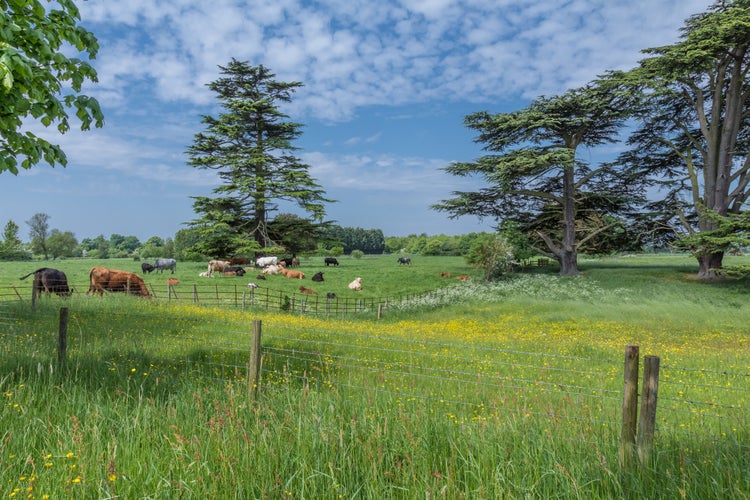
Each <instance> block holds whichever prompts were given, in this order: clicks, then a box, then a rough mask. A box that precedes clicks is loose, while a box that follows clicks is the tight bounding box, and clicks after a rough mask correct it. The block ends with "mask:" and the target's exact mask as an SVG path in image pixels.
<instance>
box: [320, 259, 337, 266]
mask: <svg viewBox="0 0 750 500" xmlns="http://www.w3.org/2000/svg"><path fill="white" fill-rule="evenodd" d="M323 262H325V265H326V267H328V266H336V267H338V265H339V261H338V260H337V259H336V257H326V258H325V259H324V260H323Z"/></svg>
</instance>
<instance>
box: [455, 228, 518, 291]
mask: <svg viewBox="0 0 750 500" xmlns="http://www.w3.org/2000/svg"><path fill="white" fill-rule="evenodd" d="M512 260H513V247H512V246H511V245H510V243H508V240H506V239H505V238H503V237H502V236H500V235H495V234H487V235H485V236H483V237H482V238H477V239H476V240H475V241H474V243H473V244H472V246H471V248H470V249H469V253H468V254H467V255H466V262H468V263H469V264H471V265H472V266H474V267H475V268H477V269H481V270H482V271H483V272H484V279H485V281H491V280H492V279H495V278H498V277H499V276H500V275H501V274H502V272H503V270H504V269H505V268H506V266H507V264H508V263H509V262H511V261H512Z"/></svg>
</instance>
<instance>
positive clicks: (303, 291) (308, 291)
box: [299, 285, 318, 295]
mask: <svg viewBox="0 0 750 500" xmlns="http://www.w3.org/2000/svg"><path fill="white" fill-rule="evenodd" d="M299 291H300V292H302V293H306V294H308V295H313V294H316V293H318V292H316V291H315V290H313V289H312V288H305V287H304V286H302V285H300V287H299Z"/></svg>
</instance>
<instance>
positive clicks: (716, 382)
mask: <svg viewBox="0 0 750 500" xmlns="http://www.w3.org/2000/svg"><path fill="white" fill-rule="evenodd" d="M604 264H606V263H600V262H592V263H591V264H588V265H587V266H585V267H584V275H583V276H582V277H580V278H576V279H574V280H570V279H562V278H558V277H556V276H553V275H541V276H518V277H516V278H515V279H509V280H506V281H502V282H499V283H496V284H494V285H491V286H477V285H476V284H471V283H470V284H468V285H466V286H463V285H465V284H462V285H461V286H457V287H456V288H455V290H454V289H451V290H450V291H449V292H445V294H444V296H442V298H440V295H439V294H435V295H434V297H433V298H430V297H427V298H423V299H420V300H421V302H420V303H419V304H418V305H415V304H403V306H394V307H393V308H392V309H389V310H387V311H386V312H385V314H384V316H383V319H382V320H381V321H379V322H378V321H374V320H372V319H359V320H356V319H348V320H346V321H341V320H333V319H331V320H324V319H321V318H309V317H305V316H302V315H288V314H273V313H267V312H265V311H242V310H239V309H237V308H229V309H222V308H216V307H202V306H200V305H197V304H167V303H162V302H159V301H147V300H141V299H137V298H132V297H123V296H108V297H105V298H104V299H99V298H90V297H74V298H72V299H70V300H66V301H64V300H61V299H54V298H53V299H51V300H47V299H44V300H42V301H40V302H39V303H38V305H37V310H36V312H34V313H32V312H31V310H30V308H29V304H28V303H13V304H3V306H2V307H3V314H4V315H5V317H7V318H11V319H9V320H8V321H7V322H5V323H3V324H2V326H0V352H1V353H2V354H0V367H1V368H2V369H1V370H0V373H2V375H0V395H2V407H0V425H2V428H3V433H4V434H3V439H2V440H0V495H2V496H4V497H13V498H20V497H24V498H45V497H48V498H60V497H64V498H70V497H80V498H111V497H115V496H118V497H123V498H171V497H184V498H199V497H200V498H226V497H235V498H461V497H465V498H550V497H556V498H560V497H564V498H623V497H629V498H683V497H684V498H747V496H748V492H750V477H749V476H748V474H747V471H748V470H750V453H748V451H749V450H748V448H747V444H748V443H749V442H750V428H749V426H750V424H749V423H748V419H747V409H748V408H750V387H748V382H747V374H748V372H750V366H749V365H748V358H747V353H748V352H750V334H749V333H748V329H747V325H748V324H750V323H749V320H750V318H749V317H748V314H749V313H748V312H746V311H745V309H742V308H738V307H737V306H736V303H735V301H736V300H737V298H738V294H739V291H738V290H743V288H741V287H746V286H747V285H746V284H743V283H742V282H733V283H729V282H728V283H725V284H722V285H718V286H715V287H711V286H710V285H709V286H707V285H703V284H699V283H695V282H693V281H691V280H690V279H689V277H686V276H685V273H682V272H681V271H680V270H679V269H678V270H677V271H674V270H673V271H672V272H671V273H670V272H669V271H668V270H664V271H659V272H658V273H655V275H656V276H655V277H649V276H650V275H649V274H648V273H644V272H642V271H641V270H639V269H638V268H637V266H636V268H635V269H634V270H633V272H635V273H636V274H639V278H638V279H635V280H634V279H632V277H631V276H630V274H629V273H630V268H626V269H622V268H619V261H618V262H617V263H616V264H618V265H617V266H614V265H612V266H609V267H607V266H606V265H604ZM618 274H619V276H620V278H618V277H617V276H618ZM744 290H745V291H747V288H744ZM60 306H67V307H69V311H70V315H69V319H70V321H69V324H68V359H67V363H66V364H65V365H62V366H61V365H59V364H58V361H57V357H56V350H55V349H56V342H57V337H56V333H57V327H58V318H59V316H58V315H59V308H60ZM256 318H258V319H261V320H262V322H263V345H264V352H265V354H264V359H263V375H262V385H261V391H260V398H259V399H258V400H257V401H253V400H252V399H251V398H250V397H249V392H248V387H247V385H246V381H247V374H246V371H245V363H246V362H247V359H248V353H249V345H250V330H251V327H250V320H252V319H256ZM370 318H372V317H371V316H370ZM712 318H713V319H712ZM628 344H636V345H639V346H640V347H641V353H642V354H653V355H658V356H660V357H661V360H662V373H661V381H662V382H661V387H660V410H659V421H658V427H659V428H658V433H657V442H656V446H655V450H656V453H655V457H654V461H653V463H649V464H644V465H643V466H641V467H638V468H637V469H634V470H622V469H621V468H620V467H619V463H618V455H619V436H620V428H619V419H620V416H621V415H620V412H621V408H620V392H621V390H622V384H623V381H622V359H623V351H624V347H625V346H626V345H628ZM727 374H735V375H739V376H735V377H729V376H728V375H727ZM742 374H744V377H743V376H742ZM728 384H729V386H728ZM688 400H689V401H697V402H701V403H702V404H701V405H686V404H685V401H688ZM717 405H718V406H719V407H721V408H718V407H717ZM733 408H734V409H733ZM720 413H721V414H724V415H726V416H727V417H726V418H716V417H715V414H720Z"/></svg>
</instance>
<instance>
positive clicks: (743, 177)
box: [620, 0, 750, 277]
mask: <svg viewBox="0 0 750 500" xmlns="http://www.w3.org/2000/svg"><path fill="white" fill-rule="evenodd" d="M748 48H750V1H748V0H733V1H726V0H722V1H717V2H716V3H715V4H714V5H713V6H712V7H711V8H710V9H708V11H706V12H704V13H701V14H696V15H694V16H692V17H690V18H689V19H688V20H687V22H686V23H685V26H684V28H683V29H682V34H681V36H680V40H679V41H678V42H677V43H675V44H672V45H668V46H664V47H655V48H650V49H647V50H645V51H644V52H645V53H646V54H647V55H648V57H646V58H645V59H643V60H642V61H641V62H640V64H639V66H638V67H637V68H635V69H633V70H632V71H630V72H629V73H627V75H626V79H625V80H624V86H630V87H631V88H633V87H635V88H638V90H639V92H640V93H641V95H643V97H644V101H643V106H642V108H641V112H640V116H639V118H640V126H639V128H638V130H637V131H636V132H635V133H634V134H633V135H632V136H631V138H630V140H629V143H630V144H631V145H632V146H633V148H632V150H630V151H628V152H626V153H625V154H623V155H622V156H621V157H620V162H621V163H622V164H628V165H630V166H632V167H633V168H640V169H642V171H643V172H644V174H648V175H651V176H652V177H653V178H654V179H658V182H659V183H660V184H661V186H662V187H663V188H664V189H665V190H666V192H665V194H664V197H663V199H662V200H660V201H661V203H660V204H656V205H654V208H655V209H656V210H658V211H660V212H661V213H663V214H666V217H664V218H663V223H664V224H665V225H673V226H675V228H676V230H677V231H678V232H680V233H682V234H683V235H684V236H685V237H686V238H685V239H684V243H685V244H686V245H687V246H688V247H690V248H691V249H692V250H693V252H694V253H695V255H696V257H697V259H698V262H699V276H701V277H712V276H713V275H714V274H715V269H719V268H721V267H722V259H723V255H724V250H725V249H726V248H728V246H729V245H730V244H731V238H729V236H730V235H728V234H724V237H723V238H721V239H720V240H717V239H716V234H717V232H718V233H722V234H723V233H724V232H725V230H726V228H727V227H735V226H736V221H737V220H742V218H739V219H738V218H736V217H735V218H732V220H731V221H729V220H728V219H729V218H730V216H731V215H738V214H740V213H741V211H742V210H743V207H744V205H745V203H746V202H747V199H748V196H750V155H748V142H749V140H750V130H749V125H750V84H749V82H748V70H750V53H749V52H748ZM654 182H657V181H654ZM724 219H726V220H724ZM718 241H724V244H723V246H722V245H721V244H718Z"/></svg>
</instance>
